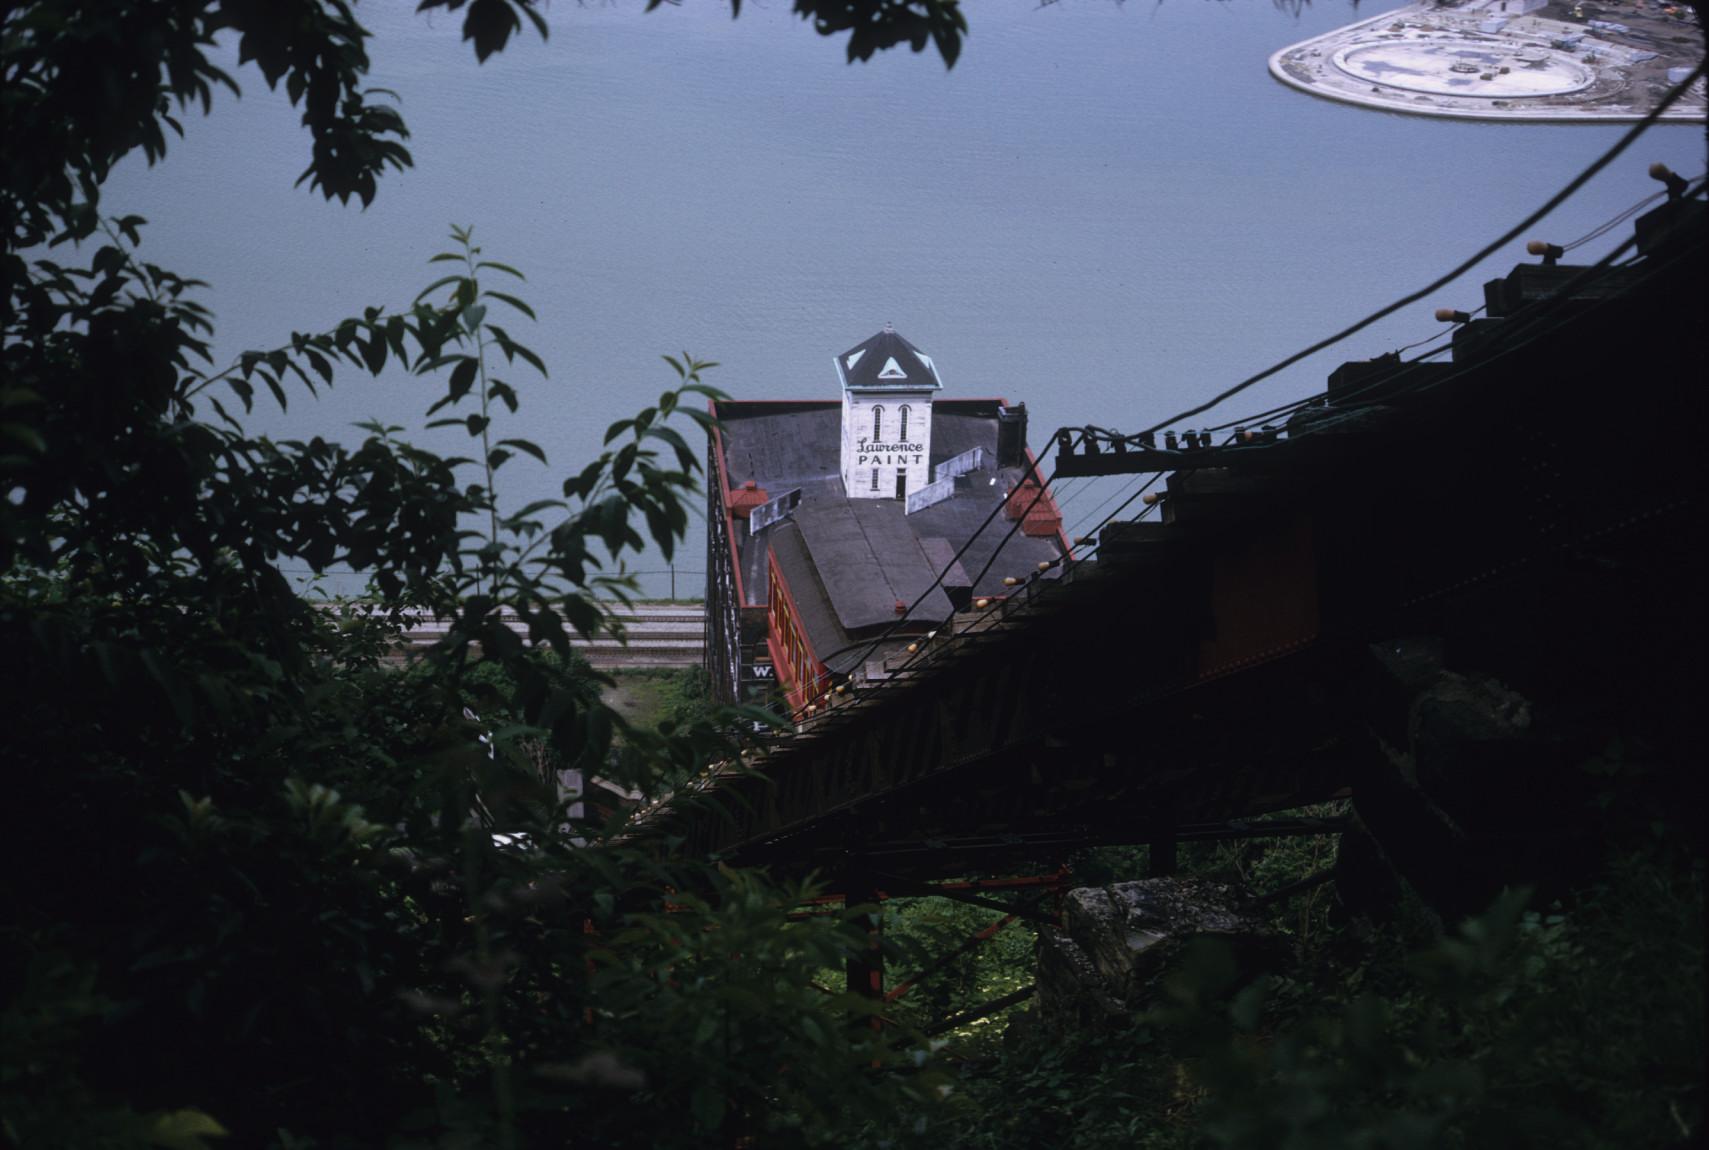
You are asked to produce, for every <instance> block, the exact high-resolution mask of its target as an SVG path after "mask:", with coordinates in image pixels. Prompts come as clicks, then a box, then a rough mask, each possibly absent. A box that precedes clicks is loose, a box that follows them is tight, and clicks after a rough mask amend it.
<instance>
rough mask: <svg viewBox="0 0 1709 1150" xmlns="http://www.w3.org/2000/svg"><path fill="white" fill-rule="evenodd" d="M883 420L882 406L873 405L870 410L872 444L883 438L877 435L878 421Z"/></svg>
mask: <svg viewBox="0 0 1709 1150" xmlns="http://www.w3.org/2000/svg"><path fill="white" fill-rule="evenodd" d="M883 418H884V405H883V404H877V405H875V406H874V407H873V409H872V441H873V442H874V443H877V442H878V441H879V440H880V439H882V438H884V437H883V436H882V435H880V434H879V433H878V424H879V421H880V420H882V419H883Z"/></svg>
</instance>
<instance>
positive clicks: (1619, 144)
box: [1139, 62, 1705, 435]
mask: <svg viewBox="0 0 1709 1150" xmlns="http://www.w3.org/2000/svg"><path fill="white" fill-rule="evenodd" d="M1704 67H1705V64H1704V63H1703V62H1699V63H1698V65H1697V67H1695V68H1693V69H1692V70H1691V74H1690V75H1688V76H1687V77H1685V79H1683V80H1681V81H1680V82H1679V83H1678V84H1676V85H1674V86H1673V88H1671V89H1670V90H1669V91H1668V93H1667V95H1665V96H1663V97H1662V98H1661V100H1660V101H1659V102H1657V104H1656V106H1655V107H1654V108H1652V109H1650V111H1649V113H1648V114H1646V115H1645V116H1644V118H1643V119H1642V120H1639V121H1638V122H1637V123H1636V124H1634V125H1633V126H1632V127H1631V129H1630V130H1629V131H1627V132H1626V134H1625V135H1623V136H1621V137H1620V139H1619V140H1617V141H1616V142H1615V143H1614V146H1613V147H1611V148H1609V149H1608V150H1607V151H1606V152H1604V153H1603V154H1602V155H1601V156H1599V157H1597V159H1595V160H1594V161H1592V162H1591V164H1590V166H1589V167H1587V168H1585V169H1584V170H1583V171H1582V172H1580V173H1579V174H1578V175H1576V176H1574V177H1573V178H1572V179H1571V180H1569V181H1568V182H1567V184H1566V186H1565V187H1563V188H1562V189H1561V190H1560V191H1558V192H1556V193H1555V194H1554V195H1553V196H1550V197H1549V199H1548V200H1547V201H1545V202H1544V203H1543V205H1542V206H1541V207H1539V208H1537V209H1536V210H1535V211H1533V212H1532V213H1531V214H1530V215H1528V216H1526V217H1525V218H1524V219H1522V220H1520V221H1519V222H1518V223H1517V224H1514V225H1513V226H1512V227H1511V228H1509V229H1508V230H1507V231H1505V232H1503V233H1502V234H1501V235H1499V236H1497V237H1496V238H1495V239H1493V240H1491V241H1490V242H1489V243H1487V244H1485V245H1484V246H1483V247H1482V248H1479V249H1478V250H1477V251H1476V252H1474V253H1473V254H1472V255H1471V256H1469V257H1467V258H1466V259H1464V260H1462V261H1461V262H1460V263H1459V264H1458V265H1456V266H1455V267H1454V268H1453V269H1451V270H1450V271H1448V272H1446V273H1445V274H1443V275H1441V276H1439V277H1437V278H1436V279H1434V280H1432V281H1431V282H1430V283H1427V284H1425V285H1424V286H1423V287H1421V288H1419V289H1418V290H1417V291H1414V292H1411V293H1409V294H1407V295H1404V296H1402V297H1401V298H1400V299H1397V300H1395V301H1394V302H1393V303H1391V304H1388V305H1386V306H1384V307H1381V308H1378V309H1377V310H1376V311H1374V312H1372V313H1371V314H1370V315H1368V316H1366V317H1365V318H1364V319H1361V320H1358V321H1357V322H1355V323H1353V324H1350V325H1348V326H1347V327H1344V328H1342V329H1341V330H1340V331H1338V332H1336V333H1335V334H1333V335H1330V336H1327V337H1325V338H1324V339H1320V340H1318V341H1317V342H1316V343H1314V344H1312V345H1311V346H1309V347H1307V348H1304V349H1302V350H1300V351H1297V352H1295V353H1294V354H1292V355H1290V356H1287V357H1286V358H1284V359H1281V360H1278V361H1277V362H1276V363H1274V364H1272V365H1270V366H1269V367H1267V368H1265V369H1264V370H1262V371H1260V372H1257V373H1256V374H1254V375H1249V376H1247V377H1246V378H1245V379H1243V380H1241V381H1240V382H1239V383H1236V384H1234V385H1233V386H1231V387H1227V388H1224V389H1223V390H1222V391H1220V392H1218V393H1217V394H1216V395H1214V396H1212V397H1211V398H1210V399H1208V400H1206V401H1205V402H1203V403H1200V404H1197V405H1195V406H1193V407H1190V408H1188V409H1187V410H1185V411H1182V412H1179V413H1177V414H1175V415H1172V416H1170V417H1169V418H1168V419H1165V420H1162V421H1160V422H1158V423H1156V424H1153V425H1152V426H1150V427H1148V428H1146V429H1145V430H1144V431H1142V432H1140V433H1139V434H1141V435H1150V434H1152V433H1153V432H1158V431H1162V430H1164V429H1165V428H1167V427H1169V426H1171V425H1172V424H1176V423H1179V422H1181V421H1182V420H1184V419H1191V418H1192V417H1193V416H1195V415H1199V414H1201V413H1203V412H1206V411H1209V410H1210V409H1211V408H1213V407H1215V406H1217V405H1218V404H1220V403H1222V402H1224V401H1225V400H1228V399H1232V398H1233V397H1234V396H1236V395H1239V394H1240V393H1241V392H1243V391H1245V390H1246V389H1247V388H1249V387H1251V386H1253V385H1254V384H1256V383H1260V382H1262V381H1263V380H1266V379H1269V378H1270V377H1271V376H1272V375H1275V374H1276V373H1277V372H1279V371H1281V370H1282V369H1284V368H1288V367H1292V366H1293V365H1294V364H1296V363H1298V362H1299V361H1300V360H1302V359H1305V358H1307V357H1309V356H1313V355H1316V354H1317V353H1318V352H1320V351H1323V350H1324V349H1325V348H1328V347H1333V346H1334V345H1335V344H1338V343H1340V342H1341V341H1342V340H1344V339H1346V338H1347V337H1348V336H1351V335H1355V334H1357V333H1358V332H1361V331H1364V330H1365V329H1366V328H1368V327H1370V326H1371V325H1372V324H1374V323H1376V322H1377V321H1378V320H1380V319H1384V318H1386V317H1388V316H1391V315H1393V314H1394V313H1395V312H1397V311H1399V310H1400V309H1401V308H1403V307H1408V306H1410V305H1412V304H1415V303H1417V302H1418V301H1419V300H1421V299H1423V298H1424V297H1425V296H1427V295H1429V294H1431V293H1432V292H1435V291H1439V290H1441V289H1442V288H1444V287H1446V286H1447V285H1448V284H1451V283H1453V282H1454V281H1455V280H1457V279H1459V278H1460V277H1461V276H1463V275H1465V274H1466V273H1467V272H1468V271H1470V270H1471V269H1472V268H1474V267H1476V266H1477V265H1478V264H1480V263H1482V262H1483V261H1484V260H1485V259H1488V258H1489V257H1490V256H1491V255H1494V254H1495V253H1496V252H1497V251H1499V250H1501V249H1502V248H1503V247H1505V246H1506V245H1507V244H1509V243H1511V242H1512V241H1513V240H1514V239H1515V238H1517V237H1518V236H1519V235H1520V233H1522V232H1524V231H1525V229H1527V228H1529V227H1531V226H1532V225H1534V224H1535V223H1536V222H1537V221H1538V220H1541V219H1542V218H1543V217H1545V216H1547V215H1548V214H1549V213H1550V212H1552V211H1554V210H1555V209H1556V208H1558V207H1560V206H1561V204H1563V203H1565V202H1566V201H1567V200H1568V199H1569V198H1570V197H1571V196H1572V195H1573V194H1574V193H1575V192H1577V191H1578V190H1579V189H1580V188H1582V187H1584V185H1585V184H1587V183H1589V182H1590V181H1591V179H1592V178H1594V177H1595V176H1596V174H1597V173H1598V172H1600V171H1602V169H1604V168H1606V167H1607V166H1608V165H1609V164H1611V163H1613V162H1614V161H1615V159H1617V158H1618V157H1619V156H1620V155H1621V154H1622V153H1624V152H1625V151H1626V149H1627V148H1629V147H1631V146H1632V144H1633V143H1635V142H1636V141H1637V139H1638V137H1639V136H1641V135H1643V134H1644V133H1645V132H1646V131H1648V130H1649V129H1650V127H1651V125H1653V124H1654V123H1655V122H1656V121H1657V120H1658V119H1660V118H1661V114H1662V113H1663V112H1665V111H1667V110H1668V109H1669V108H1670V107H1672V106H1673V105H1674V103H1675V102H1676V101H1678V99H1679V98H1680V97H1681V96H1683V95H1684V94H1685V92H1686V90H1687V89H1688V88H1689V87H1690V86H1691V85H1692V83H1694V82H1695V81H1696V80H1697V78H1698V77H1700V76H1702V75H1703V71H1704Z"/></svg>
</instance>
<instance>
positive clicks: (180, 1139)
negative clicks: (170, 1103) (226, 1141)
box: [148, 1110, 230, 1150]
mask: <svg viewBox="0 0 1709 1150" xmlns="http://www.w3.org/2000/svg"><path fill="white" fill-rule="evenodd" d="M229 1134H230V1131H228V1130H227V1129H226V1128H225V1127H224V1126H221V1125H220V1124H219V1123H218V1122H216V1121H214V1119H213V1118H211V1117H210V1116H208V1115H206V1114H204V1113H202V1112H201V1111H200V1110H173V1111H171V1112H169V1113H166V1114H161V1115H158V1116H156V1117H155V1119H154V1121H153V1122H152V1123H150V1125H149V1128H148V1141H149V1144H150V1145H151V1146H164V1147H166V1148H167V1150H208V1144H207V1143H206V1142H204V1141H202V1139H204V1138H224V1137H226V1136H227V1135H229Z"/></svg>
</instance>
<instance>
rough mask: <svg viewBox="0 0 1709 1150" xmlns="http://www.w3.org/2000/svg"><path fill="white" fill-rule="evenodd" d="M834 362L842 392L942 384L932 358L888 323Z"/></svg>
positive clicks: (929, 388) (930, 388)
mask: <svg viewBox="0 0 1709 1150" xmlns="http://www.w3.org/2000/svg"><path fill="white" fill-rule="evenodd" d="M836 363H837V378H838V379H840V380H842V381H843V389H844V390H845V391H846V390H849V389H850V388H858V389H860V390H862V391H936V390H937V389H938V388H940V387H942V386H943V381H942V380H940V379H939V378H938V367H937V364H935V363H933V362H932V357H931V356H929V355H927V354H926V353H925V352H923V351H921V350H920V349H919V348H917V347H915V346H914V345H913V344H911V343H909V342H908V341H907V340H905V339H903V338H902V337H901V336H900V335H897V334H896V332H895V331H893V330H892V329H891V327H890V325H889V324H885V325H884V330H883V331H881V332H879V333H878V334H877V335H875V336H873V337H872V338H871V339H868V340H865V341H864V342H861V343H857V344H855V345H854V346H853V347H851V348H849V349H848V350H847V351H845V352H843V354H841V355H839V356H837V359H836Z"/></svg>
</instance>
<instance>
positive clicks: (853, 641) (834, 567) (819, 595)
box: [716, 399, 1061, 673]
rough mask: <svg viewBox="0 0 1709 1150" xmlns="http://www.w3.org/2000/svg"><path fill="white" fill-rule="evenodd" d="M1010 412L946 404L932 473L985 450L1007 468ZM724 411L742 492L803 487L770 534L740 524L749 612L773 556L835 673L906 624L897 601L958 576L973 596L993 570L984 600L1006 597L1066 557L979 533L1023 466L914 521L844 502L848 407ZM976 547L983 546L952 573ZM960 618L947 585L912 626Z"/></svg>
mask: <svg viewBox="0 0 1709 1150" xmlns="http://www.w3.org/2000/svg"><path fill="white" fill-rule="evenodd" d="M1000 410H1001V404H1000V403H999V402H998V401H996V400H954V399H949V400H937V401H936V402H934V403H933V404H932V456H931V462H932V464H934V465H936V464H939V463H942V462H943V461H944V460H946V459H950V458H953V457H954V456H957V455H960V454H962V453H963V452H965V451H968V450H970V449H971V448H974V447H983V448H984V449H985V453H986V459H987V460H988V461H995V459H996V452H997V415H998V412H999V411H1000ZM716 413H717V416H718V419H719V427H720V438H721V440H722V442H723V446H724V466H725V473H726V478H727V479H728V480H729V482H731V483H733V484H735V485H737V486H738V487H739V486H740V485H741V484H742V483H744V482H746V481H747V480H750V479H751V480H754V481H755V482H757V483H758V484H759V485H760V486H761V487H764V488H765V489H766V490H767V491H786V490H789V489H790V488H795V487H799V488H800V489H801V502H800V504H799V505H798V506H797V507H796V509H795V512H794V514H793V515H792V516H791V517H790V518H788V519H785V520H783V521H781V522H779V523H776V524H773V525H772V526H769V527H766V528H764V529H762V530H761V531H760V533H759V534H758V535H750V534H748V531H747V523H746V522H745V521H741V520H738V521H737V524H736V538H735V540H734V542H735V545H736V550H737V562H738V563H740V564H741V567H742V586H743V589H744V591H745V592H746V595H747V602H746V603H745V606H748V607H763V606H765V603H766V580H765V555H766V550H767V548H768V547H769V548H770V549H771V550H772V552H773V553H774V554H775V555H776V556H777V561H778V568H779V570H780V571H781V572H782V574H783V577H784V579H785V581H787V582H788V584H789V590H790V594H791V596H792V597H793V598H794V599H795V602H796V609H797V613H798V615H799V617H800V618H801V620H802V624H803V626H804V628H805V629H806V631H807V638H808V640H809V641H810V642H811V643H812V644H813V649H814V652H815V653H816V654H818V656H819V657H820V658H821V659H824V660H825V661H826V663H827V665H828V666H830V667H831V669H832V670H833V671H836V672H839V673H842V672H846V671H848V670H850V669H851V668H852V667H853V665H854V663H855V662H858V656H859V655H860V654H861V653H862V652H863V650H864V648H860V647H859V646H858V640H859V639H860V638H862V637H863V636H864V637H870V636H871V635H873V634H876V633H878V632H880V631H881V630H882V629H883V628H884V627H887V626H889V625H890V624H892V623H894V622H895V621H896V618H897V615H896V600H898V599H901V600H902V601H903V602H904V603H905V604H909V605H912V604H913V602H914V600H915V599H917V598H919V597H920V595H921V593H922V592H926V591H927V589H928V588H932V584H933V581H934V580H935V579H936V578H937V576H938V574H939V573H940V572H946V568H947V572H946V575H945V579H944V581H943V585H947V586H950V587H957V586H961V587H965V586H967V585H969V584H970V583H971V582H972V581H973V578H974V577H975V576H977V575H978V574H979V573H980V572H981V571H984V572H985V574H984V577H983V578H980V579H979V581H978V586H977V587H974V588H973V590H972V593H973V594H974V595H1001V594H1003V590H1004V588H1003V577H1004V576H1005V575H1025V574H1027V573H1028V572H1031V571H1032V570H1033V569H1034V568H1035V566H1036V565H1037V564H1038V563H1039V562H1040V561H1043V560H1051V559H1055V558H1056V557H1057V556H1058V555H1059V554H1060V553H1061V546H1060V544H1059V542H1058V541H1057V540H1056V539H1055V538H1054V537H1050V538H1041V537H1035V536H1029V535H1026V534H1024V533H1022V532H1020V531H1016V532H1014V534H1012V535H1010V533H1009V529H1010V528H1011V527H1012V526H1014V523H1013V521H1012V520H1010V519H1009V518H1008V517H1007V516H1005V515H1003V514H1002V513H1001V512H1000V511H999V512H998V513H997V515H996V516H995V517H994V518H991V522H990V526H989V527H988V528H986V529H985V530H984V531H983V532H980V530H979V529H980V527H981V525H983V524H984V523H985V522H986V520H987V518H990V517H991V513H992V511H993V510H994V509H996V508H998V507H1000V506H1001V505H1002V502H1003V500H1004V499H1005V498H1006V496H1007V495H1008V493H1009V491H1011V490H1012V489H1013V488H1014V487H1015V485H1016V484H1017V483H1019V482H1020V480H1021V477H1022V474H1023V472H1022V469H1021V468H1019V467H1003V468H998V467H995V466H994V462H991V463H988V465H987V466H986V467H985V468H984V469H982V470H979V471H973V472H969V473H968V474H967V475H965V476H963V477H962V478H961V479H960V480H959V481H958V482H957V484H956V491H955V494H954V495H952V496H951V497H950V498H948V499H945V500H944V501H943V502H941V503H936V504H933V505H932V506H931V507H928V508H925V509H924V510H922V511H916V512H915V513H914V514H912V515H905V514H904V513H903V507H902V503H901V501H900V500H896V499H853V500H851V499H849V498H848V497H847V496H846V495H845V494H844V492H843V481H842V477H841V475H840V474H839V462H840V457H839V456H840V451H841V429H842V409H841V404H839V403H837V402H836V401H822V402H779V403H766V402H742V401H738V400H725V401H721V402H719V403H718V405H717V409H716ZM976 533H977V535H978V537H977V538H974V536H975V534H976ZM1005 536H1008V541H1007V542H1006V543H1005V542H1004V537H1005ZM969 539H973V542H972V543H971V544H970V545H968V546H967V549H966V551H965V552H964V553H963V554H962V555H961V558H960V560H959V561H958V562H954V563H952V562H951V560H952V559H953V558H954V556H955V554H956V552H957V551H960V550H961V548H962V547H963V545H964V544H967V543H968V540H969ZM999 546H1001V547H1002V551H1001V554H1000V555H999V553H998V547H999ZM993 556H996V558H995V560H993ZM987 567H988V568H989V569H988V570H987ZM953 611H954V608H953V605H952V604H951V603H950V601H949V598H948V596H946V595H945V594H944V592H943V590H942V587H941V586H940V587H937V588H933V589H932V590H931V591H930V593H929V594H927V596H926V599H925V600H924V601H923V602H922V603H921V604H920V606H919V607H917V608H915V609H914V611H913V612H911V613H910V614H909V616H908V622H909V624H910V628H911V629H913V630H924V629H927V628H930V627H933V626H936V625H937V624H938V623H941V622H942V621H943V620H945V619H947V618H949V617H950V615H951V614H953ZM899 641H900V642H906V641H907V640H906V638H905V637H904V638H902V639H901V640H899ZM851 645H854V646H855V650H854V651H853V652H851V653H849V654H847V655H846V656H845V657H835V656H833V657H831V658H827V656H832V655H833V653H834V652H836V651H838V650H839V649H841V648H843V647H847V646H851Z"/></svg>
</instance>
